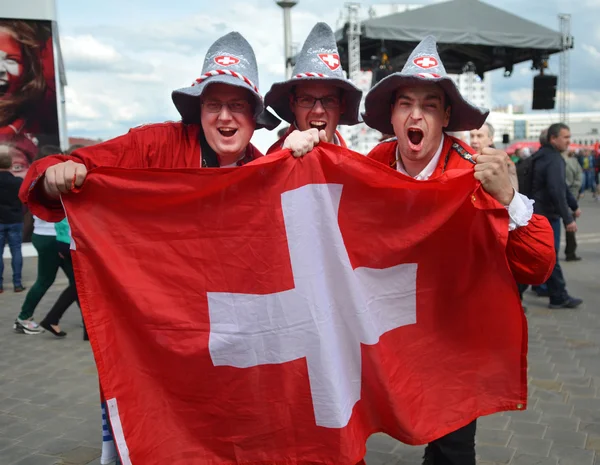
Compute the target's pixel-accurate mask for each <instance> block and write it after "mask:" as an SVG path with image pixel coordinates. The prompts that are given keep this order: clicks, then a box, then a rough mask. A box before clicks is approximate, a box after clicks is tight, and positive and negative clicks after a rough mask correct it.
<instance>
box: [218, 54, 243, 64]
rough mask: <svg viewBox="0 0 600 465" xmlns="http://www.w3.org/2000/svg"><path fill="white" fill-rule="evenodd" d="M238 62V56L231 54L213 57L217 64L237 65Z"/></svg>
mask: <svg viewBox="0 0 600 465" xmlns="http://www.w3.org/2000/svg"><path fill="white" fill-rule="evenodd" d="M239 62H240V59H239V58H236V57H234V56H231V55H221V56H218V57H215V63H217V64H218V65H221V66H231V65H237V64H238V63H239Z"/></svg>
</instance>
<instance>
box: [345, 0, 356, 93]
mask: <svg viewBox="0 0 600 465" xmlns="http://www.w3.org/2000/svg"><path fill="white" fill-rule="evenodd" d="M345 6H346V11H347V15H348V77H349V78H350V80H351V81H352V82H354V83H356V82H357V80H358V75H359V73H360V17H359V12H360V3H346V5H345Z"/></svg>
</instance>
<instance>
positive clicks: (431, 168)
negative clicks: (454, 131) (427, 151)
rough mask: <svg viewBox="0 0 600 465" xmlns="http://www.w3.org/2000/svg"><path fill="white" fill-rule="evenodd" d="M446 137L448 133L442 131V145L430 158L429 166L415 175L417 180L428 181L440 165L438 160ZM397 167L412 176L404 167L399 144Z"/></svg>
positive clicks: (401, 171)
mask: <svg viewBox="0 0 600 465" xmlns="http://www.w3.org/2000/svg"><path fill="white" fill-rule="evenodd" d="M445 137H446V135H445V134H443V133H442V140H441V142H440V146H439V147H438V149H437V152H435V155H434V156H433V158H432V159H431V160H429V163H427V166H426V167H425V168H423V171H421V172H420V173H419V174H417V175H416V176H414V179H416V180H417V181H427V180H428V179H429V177H430V176H431V175H432V174H433V172H434V171H435V168H436V167H437V165H438V162H439V161H440V156H441V155H442V147H443V146H444V138H445ZM396 169H397V170H398V172H399V173H402V174H405V175H406V176H410V175H409V174H408V173H407V172H406V170H405V169H404V164H403V163H402V158H401V157H400V152H399V151H398V145H396Z"/></svg>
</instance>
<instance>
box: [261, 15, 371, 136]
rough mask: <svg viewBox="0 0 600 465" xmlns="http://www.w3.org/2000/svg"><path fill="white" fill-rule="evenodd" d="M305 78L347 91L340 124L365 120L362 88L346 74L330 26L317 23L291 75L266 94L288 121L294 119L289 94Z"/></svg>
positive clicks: (266, 98) (268, 103)
mask: <svg viewBox="0 0 600 465" xmlns="http://www.w3.org/2000/svg"><path fill="white" fill-rule="evenodd" d="M302 82H323V83H331V84H333V85H335V86H336V87H339V88H340V89H342V90H343V91H344V95H345V99H346V109H345V111H344V112H343V113H342V114H341V115H340V121H339V124H347V125H352V124H357V123H360V122H362V119H361V117H360V114H359V106H360V99H361V97H362V91H361V90H360V89H359V88H358V87H356V86H355V85H354V84H353V83H352V82H351V81H350V80H348V79H346V78H345V77H344V71H343V70H342V62H341V60H340V54H339V53H338V49H337V44H336V43H335V37H334V35H333V31H332V30H331V28H330V27H329V26H328V25H327V24H325V23H317V24H316V25H315V27H313V29H312V31H310V34H309V35H308V37H307V38H306V41H305V42H304V46H303V47H302V51H301V52H300V54H299V55H298V56H297V58H296V65H295V66H294V71H293V72H292V78H291V79H289V80H287V81H283V82H276V83H275V84H273V85H272V86H271V89H270V90H269V92H267V94H266V95H265V105H266V106H268V107H271V108H273V110H275V112H276V113H277V114H278V115H279V117H280V118H283V119H284V120H286V121H287V122H288V123H290V124H291V123H293V122H294V120H295V117H294V113H293V112H292V109H291V108H290V100H289V95H290V92H291V91H292V89H293V88H294V86H296V85H298V84H300V83H302Z"/></svg>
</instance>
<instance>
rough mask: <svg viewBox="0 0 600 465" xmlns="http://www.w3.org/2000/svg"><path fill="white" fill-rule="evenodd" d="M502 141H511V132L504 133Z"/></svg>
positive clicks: (505, 142)
mask: <svg viewBox="0 0 600 465" xmlns="http://www.w3.org/2000/svg"><path fill="white" fill-rule="evenodd" d="M502 143H503V144H508V143H510V134H502Z"/></svg>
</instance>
